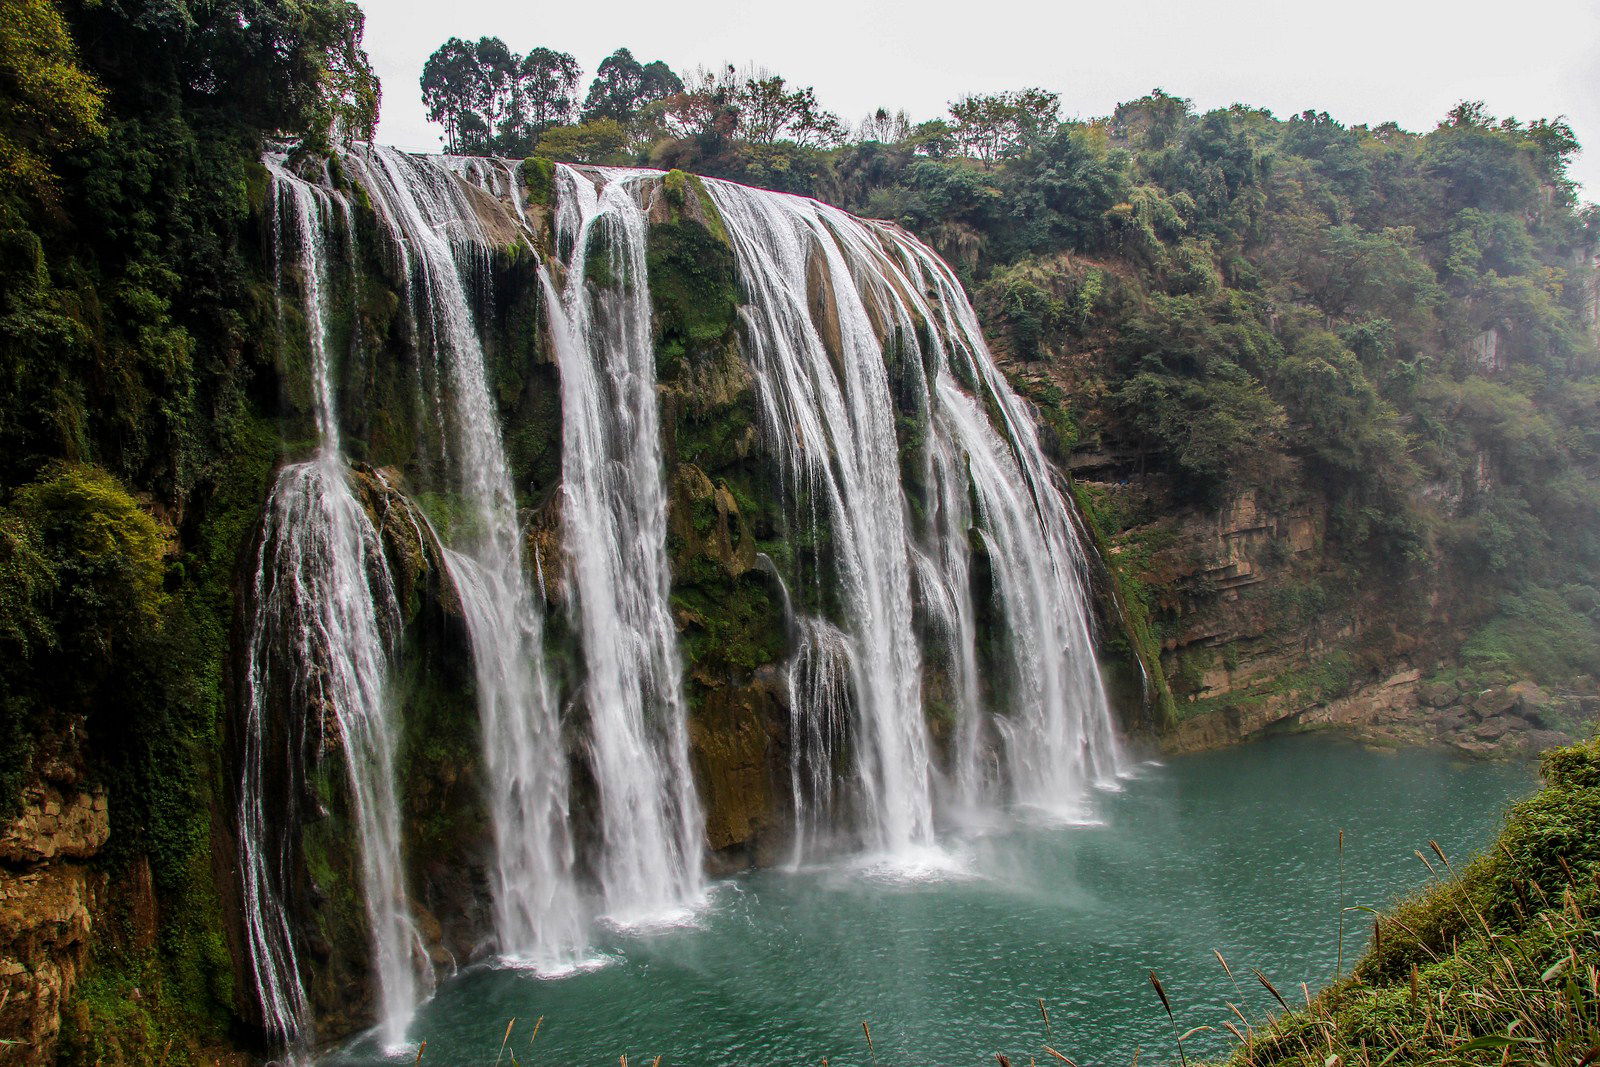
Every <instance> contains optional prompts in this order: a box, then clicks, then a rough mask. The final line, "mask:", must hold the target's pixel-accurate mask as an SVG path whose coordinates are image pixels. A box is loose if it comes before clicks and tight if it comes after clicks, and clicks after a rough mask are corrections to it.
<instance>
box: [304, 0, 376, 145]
mask: <svg viewBox="0 0 1600 1067" xmlns="http://www.w3.org/2000/svg"><path fill="white" fill-rule="evenodd" d="M331 13H332V14H333V15H334V16H335V18H336V19H337V21H338V25H337V29H336V31H335V32H334V33H333V34H331V35H330V39H331V44H330V47H329V48H328V50H327V52H326V53H324V57H323V63H322V71H321V75H320V76H319V78H318V87H319V93H318V103H317V107H316V112H315V119H314V126H313V130H312V131H311V135H312V136H313V137H315V138H316V139H319V140H323V139H327V140H331V139H337V140H338V141H340V142H341V143H342V144H345V145H348V144H349V143H350V142H351V141H353V140H357V139H360V140H363V141H370V140H372V138H373V135H374V134H376V133H377V130H378V108H379V104H380V103H381V101H382V87H381V86H380V85H379V84H378V76H377V75H376V74H375V73H373V70H372V63H371V62H370V61H369V60H368V59H367V53H366V50H365V49H364V48H362V47H361V35H362V32H363V30H364V29H365V27H366V20H367V17H366V15H365V14H364V13H363V12H362V10H361V9H360V8H359V7H356V6H355V5H354V4H348V5H344V6H343V7H342V8H341V9H335V10H334V11H332V12H331Z"/></svg>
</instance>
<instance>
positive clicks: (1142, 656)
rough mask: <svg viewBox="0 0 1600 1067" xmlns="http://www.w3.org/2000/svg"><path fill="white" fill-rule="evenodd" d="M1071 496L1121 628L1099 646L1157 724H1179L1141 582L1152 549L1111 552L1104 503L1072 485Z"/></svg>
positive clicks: (1151, 601) (1149, 597) (1150, 602)
mask: <svg viewBox="0 0 1600 1067" xmlns="http://www.w3.org/2000/svg"><path fill="white" fill-rule="evenodd" d="M1072 497H1073V500H1074V502H1075V503H1076V504H1077V510H1078V514H1079V516H1080V517H1081V518H1082V520H1083V522H1082V528H1083V529H1084V531H1085V532H1086V533H1087V534H1088V536H1089V539H1090V541H1091V543H1092V545H1093V548H1094V553H1095V555H1096V557H1097V558H1098V559H1100V560H1101V561H1102V562H1103V563H1104V564H1105V569H1106V573H1107V574H1108V575H1109V577H1110V586H1111V588H1110V591H1109V592H1110V600H1111V603H1112V606H1113V607H1114V609H1115V616H1114V617H1115V618H1116V620H1117V621H1119V622H1120V623H1121V625H1120V627H1118V629H1117V630H1115V631H1113V633H1112V635H1111V636H1110V638H1109V640H1106V641H1105V642H1104V644H1103V646H1102V647H1104V648H1105V649H1106V650H1107V651H1109V652H1112V653H1113V654H1120V659H1121V660H1122V662H1123V664H1124V666H1123V668H1122V671H1123V678H1122V681H1123V682H1124V684H1125V686H1127V685H1130V684H1136V685H1137V686H1138V690H1137V691H1138V692H1139V693H1140V694H1141V696H1142V698H1143V700H1144V701H1145V702H1146V703H1147V705H1148V706H1149V707H1150V708H1151V710H1153V711H1154V713H1155V716H1156V722H1157V724H1158V725H1170V724H1172V723H1174V722H1176V721H1177V719H1178V708H1177V704H1176V702H1175V701H1174V699H1173V695H1172V686H1171V684H1170V683H1169V681H1168V679H1167V675H1166V671H1165V669H1164V668H1163V667H1162V663H1161V637H1160V634H1159V632H1158V631H1157V628H1156V625H1155V623H1154V620H1153V613H1154V607H1155V590H1154V589H1153V588H1152V587H1151V586H1150V585H1149V584H1148V583H1147V582H1146V581H1145V579H1144V575H1145V573H1146V568H1147V566H1148V563H1149V553H1150V551H1152V548H1153V546H1152V545H1151V544H1150V542H1148V541H1143V542H1135V543H1134V545H1133V546H1132V547H1133V548H1134V550H1133V551H1121V552H1117V551H1113V550H1112V539H1111V536H1112V532H1113V531H1112V528H1111V527H1112V520H1111V518H1110V517H1109V516H1108V515H1107V514H1106V509H1105V506H1104V504H1103V498H1102V497H1099V496H1097V495H1096V494H1095V493H1094V492H1092V491H1091V490H1090V489H1089V488H1088V487H1087V486H1084V485H1083V484H1082V483H1079V482H1073V483H1072ZM1124 547H1127V546H1124Z"/></svg>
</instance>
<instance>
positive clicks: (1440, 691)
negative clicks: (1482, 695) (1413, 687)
mask: <svg viewBox="0 0 1600 1067" xmlns="http://www.w3.org/2000/svg"><path fill="white" fill-rule="evenodd" d="M1459 696H1460V693H1458V692H1457V691H1456V687H1455V686H1453V685H1446V684H1444V683H1442V682H1426V683H1424V684H1423V685H1421V686H1419V687H1418V688H1417V699H1418V700H1419V701H1421V702H1422V704H1423V705H1424V706H1425V707H1430V708H1448V707H1449V706H1450V705H1451V704H1454V703H1455V702H1456V698H1457V697H1459Z"/></svg>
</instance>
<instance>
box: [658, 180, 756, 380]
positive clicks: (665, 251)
mask: <svg viewBox="0 0 1600 1067" xmlns="http://www.w3.org/2000/svg"><path fill="white" fill-rule="evenodd" d="M677 173H679V174H682V172H681V171H679V172H677ZM683 180H684V181H687V182H689V183H690V184H692V185H693V187H694V188H695V189H697V190H699V191H700V192H701V193H702V194H704V190H703V188H702V187H701V186H700V184H699V182H698V180H697V179H692V178H690V177H689V176H688V175H684V179H683ZM707 202H709V196H707ZM711 210H712V211H713V214H710V215H707V216H706V218H707V219H708V220H710V221H711V222H712V224H713V225H715V226H716V227H718V228H720V227H721V220H720V216H717V215H715V214H714V211H715V209H714V208H712V209H711ZM647 265H648V270H649V274H650V297H651V301H652V304H653V306H654V310H655V318H656V328H657V366H658V373H659V374H660V376H661V378H662V379H663V380H671V379H673V378H675V377H676V376H677V374H678V373H679V372H680V371H681V369H682V367H683V366H684V365H694V364H696V363H699V362H703V361H704V360H705V359H707V358H709V356H710V355H711V354H713V353H717V352H719V351H720V350H721V348H722V347H724V346H725V344H726V343H728V342H729V341H730V339H731V338H732V337H733V335H734V329H735V327H736V325H737V322H738V311H739V281H738V274H737V269H736V265H735V263H734V257H733V249H732V247H731V246H730V245H729V244H728V240H727V236H726V232H725V231H723V232H722V233H720V234H719V233H718V232H716V231H714V230H713V229H708V228H707V226H706V225H705V224H703V223H701V222H700V221H698V220H696V219H692V218H690V217H689V216H688V214H686V213H685V212H684V211H683V210H681V209H679V210H676V211H674V212H673V217H672V219H670V220H669V221H667V222H658V223H655V224H654V225H652V226H651V227H650V235H649V251H648V258H647Z"/></svg>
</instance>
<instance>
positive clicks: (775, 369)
mask: <svg viewBox="0 0 1600 1067" xmlns="http://www.w3.org/2000/svg"><path fill="white" fill-rule="evenodd" d="M706 184H707V186H708V187H709V188H710V190H711V195H712V198H713V199H714V200H715V202H716V205H717V207H718V209H719V210H720V211H721V213H722V216H723V220H724V222H725V223H726V224H727V228H728V233H729V235H730V237H731V238H732V240H733V245H734V252H735V254H736V256H737V257H738V262H739V269H740V275H741V278H742V280H743V282H744V285H745V288H746V289H747V290H748V292H749V296H750V304H749V306H748V308H747V309H746V312H745V315H746V322H745V326H746V329H745V342H746V357H747V359H748V360H749V363H750V366H751V369H752V371H753V373H754V375H755V378H756V381H757V383H758V388H757V391H758V393H759V396H760V401H761V408H762V413H763V416H764V418H765V421H766V425H767V428H768V439H769V440H770V441H771V442H772V443H773V448H774V451H775V452H776V453H777V458H778V462H779V465H780V467H781V468H782V470H783V471H784V475H785V479H786V482H787V487H788V489H789V493H790V496H791V498H793V499H799V498H801V497H806V498H809V499H812V500H816V499H821V500H822V501H823V504H822V505H821V507H822V508H823V509H825V511H826V521H827V523H828V525H829V528H830V530H831V533H832V538H833V546H834V559H833V564H834V568H835V570H836V573H837V580H838V582H839V584H840V587H841V589H840V592H841V597H840V599H841V601H842V603H843V604H844V614H845V616H846V618H845V620H844V623H843V625H844V627H845V629H846V632H848V633H849V634H850V637H851V642H852V645H853V647H852V648H851V649H850V653H851V654H850V669H851V679H852V688H853V690H854V693H855V700H854V705H855V712H856V715H855V728H854V730H853V743H854V747H855V753H856V765H857V775H858V779H859V781H858V783H857V785H858V787H859V790H860V792H861V794H862V796H861V800H860V815H861V818H862V820H863V821H864V823H865V825H864V827H863V831H864V833H865V835H866V838H867V841H868V843H869V845H870V846H871V847H872V848H874V849H875V850H877V851H881V852H884V853H890V854H897V853H904V852H906V851H907V850H909V849H911V848H913V847H916V846H926V845H929V844H931V843H932V840H933V830H934V821H933V787H932V762H931V759H930V755H929V753H930V741H929V737H928V728H927V724H926V722H925V720H924V718H923V714H922V682H921V657H920V655H919V652H918V649H917V644H916V639H915V633H914V631H913V628H912V598H911V572H910V566H911V564H910V556H909V553H908V551H907V547H908V539H909V533H908V531H907V529H906V524H905V508H904V506H903V503H902V500H901V487H900V479H899V476H898V472H899V463H900V460H899V446H898V444H897V442H896V439H895V427H894V401H893V395H892V393H891V391H890V385H889V377H888V372H887V369H886V367H885V365H884V359H883V350H882V346H881V344H880V342H879V340H878V335H877V331H876V330H875V329H874V327H873V323H872V319H871V316H870V315H869V313H868V310H867V307H866V305H865V303H864V302H863V301H862V299H861V294H860V293H859V292H858V291H857V290H856V287H855V285H854V284H853V283H851V282H850V272H849V267H848V264H847V263H846V262H845V259H844V251H843V248H842V247H841V245H840V243H839V242H838V241H837V240H836V239H835V236H834V233H833V232H832V230H831V229H830V227H829V223H835V224H836V225H839V226H852V227H856V226H859V225H860V224H859V223H856V222H855V221H854V220H852V219H850V217H849V216H847V215H845V214H844V213H842V212H830V211H829V209H825V208H823V207H822V205H820V204H818V203H816V202H815V201H810V200H802V199H800V198H797V197H788V196H782V195H779V194H773V193H763V192H760V191H757V190H754V189H748V188H745V187H743V186H738V185H732V184H728V183H724V182H707V183H706ZM833 216H837V219H834V218H833ZM813 257H816V260H817V261H820V266H821V270H822V272H823V277H824V278H826V279H830V280H831V281H832V283H833V284H831V286H830V287H829V288H828V289H827V291H826V292H825V294H824V298H825V299H827V300H828V301H829V302H830V303H829V311H830V312H831V321H830V322H829V323H828V324H827V325H828V326H829V327H830V328H836V329H837V333H836V335H835V336H833V337H827V338H825V337H824V334H823V327H822V326H821V325H819V324H818V323H817V322H815V321H813V319H812V317H811V314H810V311H809V308H810V302H809V297H810V294H809V292H808V286H807V278H808V276H809V275H808V268H809V267H810V266H811V264H812V262H813ZM840 282H842V283H843V284H839V283H840ZM830 342H831V344H830ZM800 747H802V746H799V745H796V750H797V751H798V750H799V749H800Z"/></svg>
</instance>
